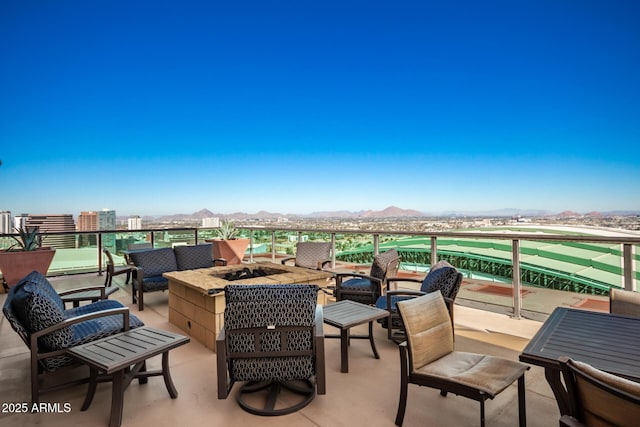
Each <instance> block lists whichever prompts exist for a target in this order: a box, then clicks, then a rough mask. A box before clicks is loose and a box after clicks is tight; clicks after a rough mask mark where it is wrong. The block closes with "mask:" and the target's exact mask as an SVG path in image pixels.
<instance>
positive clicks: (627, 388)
mask: <svg viewBox="0 0 640 427" xmlns="http://www.w3.org/2000/svg"><path fill="white" fill-rule="evenodd" d="M560 369H561V370H562V376H563V378H564V383H565V385H566V387H567V392H568V395H569V411H570V413H569V414H566V415H563V416H562V417H561V418H560V426H569V427H576V426H611V427H613V426H617V427H635V426H637V425H639V424H640V384H638V383H636V382H633V381H629V380H627V379H624V378H621V377H618V376H615V375H611V374H608V373H606V372H603V371H601V370H599V369H596V368H594V367H592V366H591V365H588V364H586V363H582V362H578V361H574V360H571V359H568V358H562V359H561V360H560Z"/></svg>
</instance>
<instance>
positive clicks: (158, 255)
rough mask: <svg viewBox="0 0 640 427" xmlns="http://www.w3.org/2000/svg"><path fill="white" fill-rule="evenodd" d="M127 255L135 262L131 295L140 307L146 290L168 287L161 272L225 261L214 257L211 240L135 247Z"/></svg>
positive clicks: (202, 266) (220, 263)
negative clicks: (178, 244)
mask: <svg viewBox="0 0 640 427" xmlns="http://www.w3.org/2000/svg"><path fill="white" fill-rule="evenodd" d="M129 257H130V259H131V261H132V262H133V264H134V265H135V270H134V273H133V276H134V280H133V281H132V282H133V286H132V292H131V295H132V298H133V303H134V304H135V303H136V302H137V303H138V310H140V311H142V310H144V293H145V292H155V291H166V290H167V289H169V281H168V280H167V279H166V278H164V277H163V276H162V275H163V274H164V273H168V272H170V271H183V270H195V269H198V268H208V267H213V266H214V265H227V261H226V260H225V259H222V258H216V259H213V252H212V250H211V244H210V243H208V244H202V245H195V246H176V247H175V248H161V249H149V250H148V251H136V252H131V253H130V254H129Z"/></svg>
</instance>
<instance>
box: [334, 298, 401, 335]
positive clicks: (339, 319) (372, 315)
mask: <svg viewBox="0 0 640 427" xmlns="http://www.w3.org/2000/svg"><path fill="white" fill-rule="evenodd" d="M388 315H389V312H388V311H387V310H381V309H379V308H376V307H371V306H370V305H365V304H360V303H357V302H355V301H350V300H342V301H338V302H336V303H333V304H327V305H325V306H324V308H323V316H324V323H326V324H328V325H331V326H335V327H337V328H341V329H348V328H351V327H353V326H357V325H361V324H363V323H366V322H371V321H373V320H377V319H382V318H383V317H387V316H388Z"/></svg>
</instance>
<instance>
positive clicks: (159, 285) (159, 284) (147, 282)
mask: <svg viewBox="0 0 640 427" xmlns="http://www.w3.org/2000/svg"><path fill="white" fill-rule="evenodd" d="M167 289H169V280H168V279H166V278H164V277H162V276H153V277H144V278H143V279H142V290H143V291H144V292H153V291H165V290H167Z"/></svg>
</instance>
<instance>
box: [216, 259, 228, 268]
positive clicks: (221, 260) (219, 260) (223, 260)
mask: <svg viewBox="0 0 640 427" xmlns="http://www.w3.org/2000/svg"><path fill="white" fill-rule="evenodd" d="M217 263H219V264H220V265H221V266H223V267H224V266H225V265H227V260H226V259H225V258H214V259H213V266H214V267H215V266H216V264H217Z"/></svg>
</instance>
